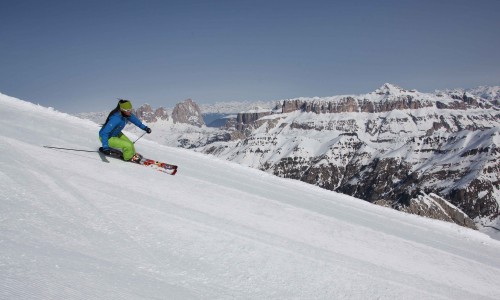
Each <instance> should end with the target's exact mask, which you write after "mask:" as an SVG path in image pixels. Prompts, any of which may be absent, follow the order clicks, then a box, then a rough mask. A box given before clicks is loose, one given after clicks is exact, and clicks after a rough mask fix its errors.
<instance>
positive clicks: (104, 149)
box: [99, 147, 111, 155]
mask: <svg viewBox="0 0 500 300" xmlns="http://www.w3.org/2000/svg"><path fill="white" fill-rule="evenodd" d="M99 152H101V153H102V154H105V155H111V149H109V148H103V147H100V148H99Z"/></svg>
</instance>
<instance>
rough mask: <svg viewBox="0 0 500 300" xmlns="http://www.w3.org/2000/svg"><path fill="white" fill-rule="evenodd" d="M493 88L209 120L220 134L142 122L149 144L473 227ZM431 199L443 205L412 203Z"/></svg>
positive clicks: (495, 111)
mask: <svg viewBox="0 0 500 300" xmlns="http://www.w3.org/2000/svg"><path fill="white" fill-rule="evenodd" d="M498 90H499V89H498V88H495V87H488V88H485V87H480V88H477V89H471V90H467V91H466V90H460V89H455V90H446V91H437V92H436V93H421V92H418V91H416V90H412V89H403V88H400V87H398V86H396V85H394V84H389V83H386V84H384V85H383V86H382V87H380V88H379V89H377V90H375V91H374V92H372V93H368V94H364V95H342V96H333V97H324V98H319V97H315V98H297V99H286V100H280V101H275V102H273V103H275V106H274V107H271V106H270V105H268V106H267V107H265V105H262V106H263V107H259V106H258V105H254V106H252V109H249V110H247V111H245V112H240V113H237V114H235V115H233V117H226V118H225V119H221V120H219V122H220V123H219V124H220V126H222V127H221V128H220V129H214V128H207V127H205V126H202V127H193V126H187V125H186V124H179V123H177V124H174V122H172V121H169V120H166V121H161V122H157V121H156V120H151V121H153V125H152V126H154V127H152V128H154V134H152V135H151V136H150V138H152V139H154V140H156V141H158V142H160V143H163V144H166V145H171V146H177V147H184V148H190V149H194V150H196V151H200V152H204V153H209V154H213V155H216V156H218V157H221V158H224V159H227V160H231V161H235V162H238V163H240V164H243V165H247V166H251V167H254V168H258V169H261V170H266V171H268V172H270V173H273V174H275V175H278V176H282V177H288V178H293V179H299V180H302V181H305V182H308V183H311V184H315V185H318V186H321V187H323V188H326V189H329V190H335V191H339V192H342V193H346V194H349V195H353V196H355V197H358V198H361V199H365V200H367V201H370V202H373V203H376V204H380V205H385V206H390V207H393V208H395V209H398V210H402V211H407V212H411V213H415V214H419V215H426V216H429V217H433V218H438V219H442V220H448V221H452V222H456V223H457V224H461V225H464V226H469V227H472V228H475V227H478V226H479V227H481V226H482V224H484V223H485V222H486V223H488V222H489V221H490V219H495V218H496V217H498V212H499V202H500V196H499V195H500V192H499V189H500V187H499V186H500V181H499V179H498V178H499V177H500V176H499V167H498V164H497V163H496V162H497V161H498V160H499V150H498V149H499V148H498V139H499V134H498V128H499V119H500V117H499V115H500V114H499V107H498V106H495V105H494V104H495V102H494V101H492V100H494V99H495V96H494V93H495V91H498ZM485 94H488V95H490V98H488V99H485V98H482V97H481V95H485ZM478 95H479V96H478ZM270 103H271V102H270ZM270 103H269V104H270ZM276 103H277V104H276ZM191 105H196V104H195V103H192V104H191ZM219 106H220V107H224V106H223V105H220V104H219ZM227 107H236V106H235V105H234V104H230V105H228V106H226V108H227ZM196 109H198V108H197V107H195V108H192V110H196ZM228 111H229V110H226V112H228ZM143 119H144V118H143ZM146 120H147V121H150V120H149V119H146ZM223 124H224V125H223ZM130 130H135V129H134V128H130ZM137 133H139V132H137ZM431 194H433V195H434V196H433V197H430V196H429V195H431ZM435 197H439V198H440V199H442V201H445V202H446V203H447V204H446V205H444V206H442V205H431V206H429V205H427V204H428V203H429V201H430V200H429V201H423V200H422V199H427V200H428V199H436V198H435ZM432 201H433V200H432ZM432 201H431V202H432ZM412 207H413V208H412ZM415 207H418V208H419V209H415ZM436 207H441V208H443V209H441V211H440V212H439V213H436V212H435V208H436ZM448 207H455V210H454V212H453V213H450V211H449V210H448V209H444V208H448ZM472 219H474V222H472ZM474 223H475V224H474Z"/></svg>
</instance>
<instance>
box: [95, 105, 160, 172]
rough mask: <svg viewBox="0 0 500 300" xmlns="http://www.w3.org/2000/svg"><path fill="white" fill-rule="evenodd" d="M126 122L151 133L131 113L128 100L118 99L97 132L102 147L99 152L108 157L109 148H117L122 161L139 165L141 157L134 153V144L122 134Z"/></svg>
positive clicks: (149, 129)
mask: <svg viewBox="0 0 500 300" xmlns="http://www.w3.org/2000/svg"><path fill="white" fill-rule="evenodd" d="M128 122H132V124H134V125H135V126H137V127H139V128H141V129H142V130H144V131H146V132H147V133H148V134H149V133H151V128H149V127H147V126H146V125H144V124H142V122H141V121H140V120H139V119H138V118H137V117H136V116H135V115H134V114H133V113H132V103H130V101H129V100H124V99H120V101H118V105H117V106H116V108H115V109H113V110H112V111H111V112H110V113H109V115H108V118H107V119H106V122H105V123H104V125H103V126H102V128H101V130H99V139H100V140H101V142H102V147H100V148H99V152H101V153H103V154H105V155H110V154H111V149H110V147H111V148H118V149H120V150H121V151H122V158H123V160H126V161H128V160H130V161H133V162H137V163H139V162H140V160H141V157H142V156H141V155H140V154H139V153H136V152H135V148H134V144H133V143H132V142H131V141H130V140H129V138H128V137H127V136H126V135H124V134H123V133H122V130H123V128H124V127H125V125H127V123H128Z"/></svg>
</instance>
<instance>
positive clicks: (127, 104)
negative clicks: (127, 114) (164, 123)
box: [118, 99, 132, 110]
mask: <svg viewBox="0 0 500 300" xmlns="http://www.w3.org/2000/svg"><path fill="white" fill-rule="evenodd" d="M118 105H119V106H120V109H121V110H131V109H132V103H130V101H129V100H124V99H120V101H118Z"/></svg>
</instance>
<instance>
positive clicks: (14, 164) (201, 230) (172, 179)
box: [0, 94, 500, 299]
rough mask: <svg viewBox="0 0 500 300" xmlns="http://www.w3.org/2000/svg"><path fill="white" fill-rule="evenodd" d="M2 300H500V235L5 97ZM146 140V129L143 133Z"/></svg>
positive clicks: (0, 182) (1, 123)
mask: <svg viewBox="0 0 500 300" xmlns="http://www.w3.org/2000/svg"><path fill="white" fill-rule="evenodd" d="M0 115H1V116H2V118H0V128H1V129H0V152H1V153H2V155H1V156H0V191H1V192H0V207H1V209H0V299H243V298H244V299H498V298H500V287H499V286H498V283H499V282H500V242H498V241H496V240H493V239H491V238H489V237H488V236H486V235H484V234H482V233H479V232H477V231H473V230H469V229H466V228H463V227H460V226H456V225H453V224H451V223H446V222H440V221H436V220H430V219H425V218H421V217H417V216H413V215H408V214H404V213H401V212H397V211H394V210H392V209H387V208H384V207H379V206H375V205H372V204H369V203H367V202H364V201H360V200H357V199H355V198H352V197H349V196H346V195H341V194H337V193H334V192H330V191H327V190H323V189H320V188H318V187H315V186H311V185H308V184H306V183H302V182H297V181H292V180H286V179H281V178H277V177H274V176H272V175H269V174H267V173H264V172H260V171H258V170H255V169H251V168H247V167H244V166H240V165H237V164H235V163H231V162H227V161H222V160H218V159H214V158H213V157H209V156H206V155H203V154H199V153H194V152H191V151H189V150H184V149H179V148H171V147H166V146H162V145H159V144H157V143H153V142H150V141H147V140H144V139H141V140H139V141H138V142H137V144H136V145H137V149H138V150H139V151H140V152H141V153H142V154H144V155H145V156H146V157H151V158H156V159H159V160H164V161H168V162H172V163H175V164H178V165H179V166H180V167H179V173H178V175H176V176H169V175H166V174H163V173H160V172H156V171H154V170H153V169H149V168H146V167H142V166H138V165H134V164H131V163H125V162H121V161H119V160H112V159H105V158H101V157H100V156H99V155H98V154H97V153H91V152H88V153H87V152H70V151H57V150H51V149H46V148H43V147H42V145H51V146H61V147H68V148H70V147H74V148H78V149H89V150H94V149H96V148H97V147H98V146H99V144H98V136H97V132H98V130H99V127H98V126H97V125H96V124H94V123H92V122H91V121H86V120H81V119H78V118H76V117H72V116H69V115H66V114H63V113H59V112H56V111H54V110H52V109H48V108H43V107H40V106H36V105H33V104H30V103H27V102H23V101H20V100H17V99H14V98H11V97H8V96H5V95H1V94H0ZM130 136H131V137H135V136H133V135H132V134H131V135H130Z"/></svg>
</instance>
